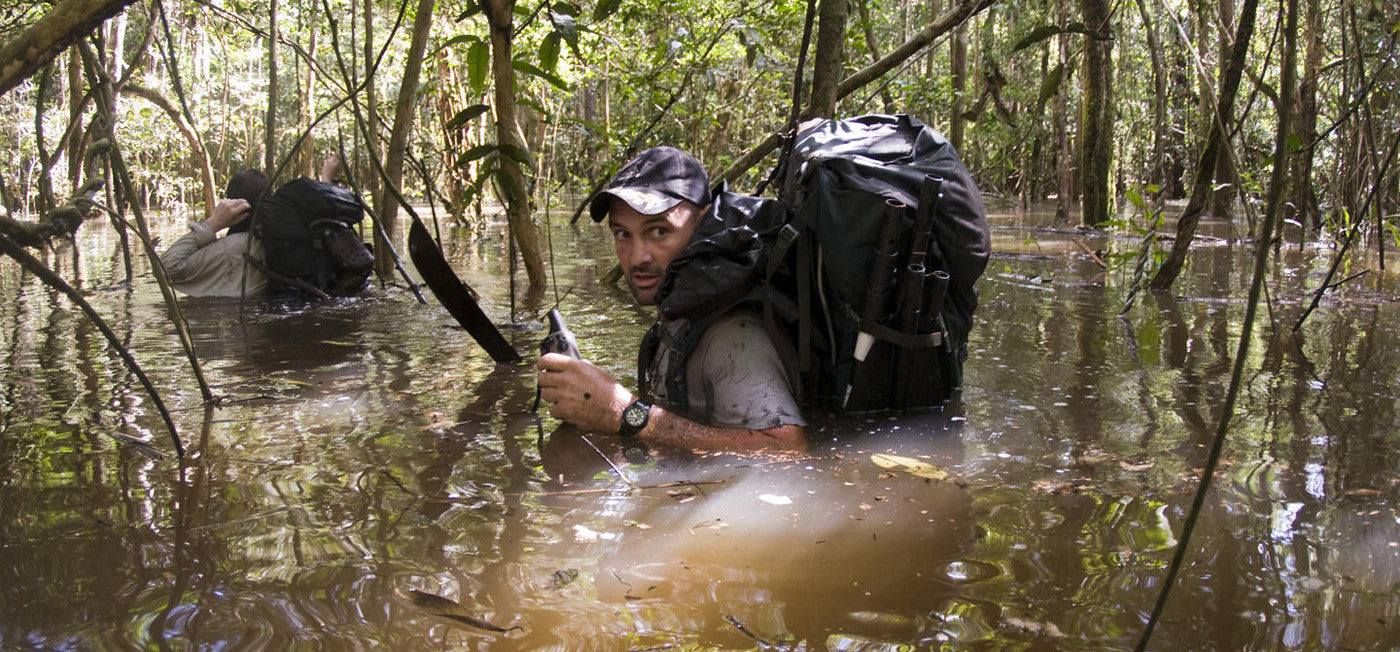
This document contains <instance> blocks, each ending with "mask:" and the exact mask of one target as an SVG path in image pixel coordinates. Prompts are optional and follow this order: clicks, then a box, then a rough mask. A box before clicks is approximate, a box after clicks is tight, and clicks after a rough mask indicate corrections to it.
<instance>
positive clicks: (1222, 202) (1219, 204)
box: [1203, 0, 1239, 220]
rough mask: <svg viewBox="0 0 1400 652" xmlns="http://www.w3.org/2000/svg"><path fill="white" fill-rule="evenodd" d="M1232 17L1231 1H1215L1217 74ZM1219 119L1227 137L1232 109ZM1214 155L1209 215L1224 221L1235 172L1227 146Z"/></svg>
mask: <svg viewBox="0 0 1400 652" xmlns="http://www.w3.org/2000/svg"><path fill="white" fill-rule="evenodd" d="M1234 19H1235V2H1234V0H1219V4H1218V9H1217V11H1216V23H1215V24H1216V26H1217V27H1218V28H1219V29H1218V34H1219V39H1218V44H1217V49H1218V51H1219V55H1218V56H1219V57H1220V70H1221V77H1224V76H1225V75H1224V71H1225V66H1227V65H1229V61H1230V34H1231V29H1230V27H1231V21H1233V20H1234ZM1203 106H1204V105H1203ZM1220 121H1221V122H1223V123H1224V128H1225V134H1226V139H1227V140H1228V139H1229V134H1230V133H1231V132H1232V131H1234V121H1235V116H1234V112H1231V113H1222V114H1221V115H1220ZM1218 156H1219V158H1218V159H1217V160H1216V162H1215V184H1214V185H1213V186H1212V190H1211V215H1212V216H1214V217H1216V218H1218V219H1222V220H1228V219H1230V214H1231V213H1233V212H1234V206H1235V195H1236V188H1235V184H1237V183H1239V173H1238V171H1237V170H1235V162H1234V159H1233V158H1232V157H1231V156H1230V148H1228V147H1223V148H1221V149H1220V153H1219V154H1218Z"/></svg>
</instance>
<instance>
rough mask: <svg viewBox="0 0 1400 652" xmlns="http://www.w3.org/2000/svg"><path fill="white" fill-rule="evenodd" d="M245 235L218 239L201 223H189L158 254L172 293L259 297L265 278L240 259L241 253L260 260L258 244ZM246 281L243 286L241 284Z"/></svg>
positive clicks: (240, 234)
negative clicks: (173, 288)
mask: <svg viewBox="0 0 1400 652" xmlns="http://www.w3.org/2000/svg"><path fill="white" fill-rule="evenodd" d="M250 238H252V235H251V234H249V233H248V232H246V231H245V232H243V233H230V234H229V235H226V236H224V237H222V238H220V237H218V234H217V233H215V232H214V230H213V229H211V228H209V225H208V224H205V223H204V222H202V221H201V222H191V223H190V232H189V233H186V234H185V235H184V236H183V237H181V238H180V239H179V240H176V241H175V244H172V245H170V248H169V249H167V250H165V253H163V254H161V256H160V262H161V265H163V266H164V267H165V272H166V276H167V277H169V279H170V283H171V285H173V286H174V287H175V289H176V290H179V291H180V292H183V293H185V294H188V295H190V296H192V297H237V296H244V295H246V296H250V297H253V296H261V295H262V294H264V293H265V292H266V291H267V276H266V275H265V274H263V273H262V271H261V270H259V269H258V268H256V267H254V266H252V265H251V264H248V263H247V262H246V261H245V260H244V259H243V254H244V252H247V253H249V254H252V256H253V258H255V259H257V260H259V261H261V260H263V248H262V243H260V242H258V240H257V239H255V238H254V239H253V240H252V246H251V247H250V246H249V239H250ZM245 281H246V284H245Z"/></svg>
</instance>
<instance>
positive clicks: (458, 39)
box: [438, 34, 481, 51]
mask: <svg viewBox="0 0 1400 652" xmlns="http://www.w3.org/2000/svg"><path fill="white" fill-rule="evenodd" d="M479 41H481V37H479V36H476V35H474V34H458V35H456V36H454V37H452V38H450V39H447V40H446V41H443V42H442V44H441V45H439V46H438V51H442V50H446V49H448V48H450V47H452V46H454V45H462V44H463V43H476V42H479Z"/></svg>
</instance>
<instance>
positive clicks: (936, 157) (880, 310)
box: [767, 115, 991, 412]
mask: <svg viewBox="0 0 1400 652" xmlns="http://www.w3.org/2000/svg"><path fill="white" fill-rule="evenodd" d="M785 164H786V171H785V174H784V175H783V177H784V184H783V190H782V200H783V202H784V203H785V204H787V205H788V206H789V207H790V209H791V216H792V217H791V221H790V222H789V223H788V224H786V225H784V226H783V227H782V229H781V230H780V231H779V233H778V234H777V235H776V237H775V240H774V243H773V246H772V249H771V251H770V254H769V259H768V262H767V276H768V279H769V285H770V286H771V287H772V288H773V290H774V291H775V292H776V293H777V294H779V295H786V296H791V297H793V298H794V300H795V302H796V304H797V306H796V310H795V312H794V313H792V314H793V316H792V317H791V318H790V319H789V320H788V323H789V325H790V326H791V327H792V331H793V332H794V335H795V343H796V350H797V355H798V356H799V359H800V366H801V369H802V372H803V377H804V383H805V390H806V392H807V394H808V396H809V397H810V398H816V399H819V400H822V401H825V402H829V403H831V404H834V405H835V406H837V407H839V408H841V409H843V410H846V411H850V412H874V411H882V410H888V409H894V410H905V409H926V408H938V407H940V406H942V405H943V403H944V402H946V401H947V400H948V399H949V398H951V397H952V395H953V393H954V392H956V391H957V389H958V388H959V387H960V386H961V384H962V363H963V361H964V360H965V359H966V358H967V334H968V331H969V329H970V328H971V327H972V315H973V312H975V311H976V309H977V288H976V286H975V284H976V281H977V279H978V277H980V276H981V274H982V271H983V270H984V269H985V268H986V265H987V259H988V257H989V256H990V253H991V241H990V233H989V229H988V226H987V220H986V209H985V207H984V206H983V204H982V198H981V195H980V193H979V192H978V191H977V186H976V184H975V183H973V181H972V178H971V176H970V175H969V174H968V171H967V168H966V167H964V166H963V164H962V162H961V161H960V160H959V159H958V155H957V152H955V151H954V150H953V146H952V145H951V144H949V143H948V141H947V139H945V138H944V137H943V136H942V135H940V134H939V133H938V132H936V131H934V130H933V129H932V128H930V127H928V126H927V125H925V124H924V123H922V122H920V121H919V120H917V119H915V118H912V117H910V116H907V115H865V116H859V117H855V118H848V119H844V120H821V121H813V122H810V123H808V124H804V125H803V128H802V129H801V130H800V131H799V132H798V134H797V136H796V140H795V142H794V143H793V146H792V155H791V157H790V158H789V159H788V160H787V161H786V162H785Z"/></svg>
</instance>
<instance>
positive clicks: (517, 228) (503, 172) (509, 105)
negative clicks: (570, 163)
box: [481, 0, 547, 289]
mask: <svg viewBox="0 0 1400 652" xmlns="http://www.w3.org/2000/svg"><path fill="white" fill-rule="evenodd" d="M514 5H515V0H482V2H481V8H482V10H483V12H485V14H486V17H487V20H488V21H489V22H490V23H491V70H492V75H493V76H494V79H495V85H496V144H497V146H498V147H501V148H508V147H513V148H517V150H518V151H525V139H524V138H523V137H522V136H521V134H520V125H519V123H518V122H517V121H516V117H515V70H514V69H513V68H511V60H512V59H511V37H512V32H513V30H514V26H513V25H512V14H513V11H514ZM497 165H498V166H499V168H498V169H499V170H500V176H498V177H497V181H498V185H499V186H501V187H502V190H503V192H502V193H501V194H502V195H504V196H503V197H502V198H501V199H502V200H503V201H504V202H505V206H506V220H507V221H508V222H509V224H510V230H511V233H512V234H513V235H514V236H515V241H516V243H517V244H518V245H519V248H520V258H521V261H522V262H524V263H525V275H526V276H527V277H528V278H529V282H530V287H531V288H536V289H539V288H544V287H545V285H546V284H547V279H546V277H545V271H544V257H543V254H542V253H541V250H540V238H539V233H538V232H537V231H536V230H535V225H534V223H533V221H532V220H531V219H530V192H529V188H528V186H527V185H526V182H525V174H524V172H522V171H521V169H520V163H519V162H517V161H516V160H515V159H514V158H512V157H511V156H509V155H506V154H504V153H500V154H499V156H498V160H497Z"/></svg>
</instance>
